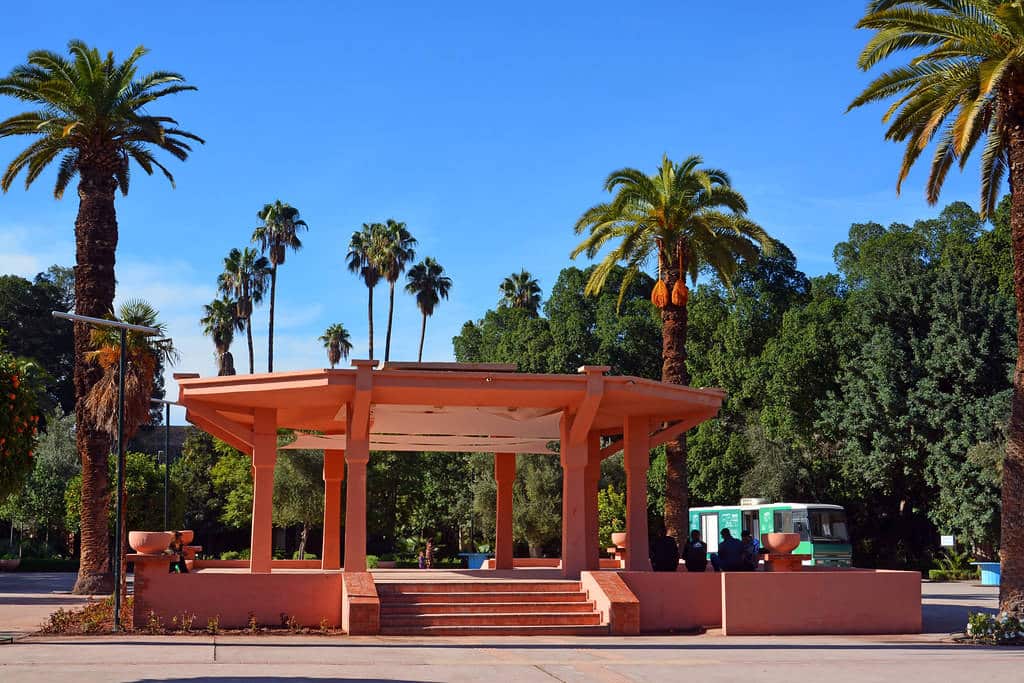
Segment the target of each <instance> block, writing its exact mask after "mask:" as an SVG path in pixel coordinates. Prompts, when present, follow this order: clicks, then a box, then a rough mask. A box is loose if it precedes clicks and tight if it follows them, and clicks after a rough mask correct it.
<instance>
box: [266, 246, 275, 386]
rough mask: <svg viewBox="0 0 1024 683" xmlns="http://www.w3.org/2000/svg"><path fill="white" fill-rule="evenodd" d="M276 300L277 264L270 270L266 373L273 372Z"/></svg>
mask: <svg viewBox="0 0 1024 683" xmlns="http://www.w3.org/2000/svg"><path fill="white" fill-rule="evenodd" d="M276 298H277V264H276V263H275V264H273V266H272V267H271V268H270V328H269V331H268V332H267V372H273V371H274V300H275V299H276Z"/></svg>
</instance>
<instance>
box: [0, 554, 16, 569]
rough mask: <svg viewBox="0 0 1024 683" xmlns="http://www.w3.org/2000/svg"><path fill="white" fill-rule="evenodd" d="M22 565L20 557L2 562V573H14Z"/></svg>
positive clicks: (0, 567) (0, 565) (0, 563)
mask: <svg viewBox="0 0 1024 683" xmlns="http://www.w3.org/2000/svg"><path fill="white" fill-rule="evenodd" d="M20 564H21V558H20V557H16V558H14V559H13V560H0V572H13V571H14V570H15V569H17V568H18V566H19V565H20Z"/></svg>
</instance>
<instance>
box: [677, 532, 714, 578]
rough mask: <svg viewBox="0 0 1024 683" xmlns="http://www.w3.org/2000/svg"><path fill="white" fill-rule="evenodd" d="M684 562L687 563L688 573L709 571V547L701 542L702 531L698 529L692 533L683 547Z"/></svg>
mask: <svg viewBox="0 0 1024 683" xmlns="http://www.w3.org/2000/svg"><path fill="white" fill-rule="evenodd" d="M716 560H717V556H716ZM683 561H684V562H685V563H686V571H688V572H702V571H704V570H705V569H707V566H708V547H707V545H705V544H704V541H702V540H701V538H700V531H698V530H697V529H694V530H693V531H691V532H690V538H689V540H687V541H686V545H685V546H683Z"/></svg>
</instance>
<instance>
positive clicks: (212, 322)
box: [199, 296, 245, 376]
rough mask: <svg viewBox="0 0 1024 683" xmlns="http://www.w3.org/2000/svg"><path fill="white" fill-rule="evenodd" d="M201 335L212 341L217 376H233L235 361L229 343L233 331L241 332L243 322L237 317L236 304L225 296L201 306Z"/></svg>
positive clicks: (232, 336)
mask: <svg viewBox="0 0 1024 683" xmlns="http://www.w3.org/2000/svg"><path fill="white" fill-rule="evenodd" d="M199 324H201V325H202V326H203V334H205V335H206V336H207V337H210V338H211V339H212V340H213V346H214V348H215V349H216V350H217V375H218V376H223V375H233V374H235V359H234V356H232V355H231V342H233V341H234V339H235V330H238V331H239V332H241V331H242V330H243V329H244V328H245V321H244V320H242V319H241V318H239V317H238V304H237V302H235V301H232V300H231V299H229V298H228V297H227V296H221V298H219V299H214V300H213V301H211V302H210V303H208V304H206V305H204V306H203V317H202V318H201V319H200V320H199Z"/></svg>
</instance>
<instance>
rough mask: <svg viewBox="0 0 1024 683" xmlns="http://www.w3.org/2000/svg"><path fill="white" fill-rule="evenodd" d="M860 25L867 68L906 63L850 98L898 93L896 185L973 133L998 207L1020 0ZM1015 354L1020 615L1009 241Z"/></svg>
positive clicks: (1021, 37)
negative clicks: (902, 57)
mask: <svg viewBox="0 0 1024 683" xmlns="http://www.w3.org/2000/svg"><path fill="white" fill-rule="evenodd" d="M857 26H858V28H864V29H869V30H873V31H875V34H874V35H873V36H872V38H871V40H869V41H868V43H867V45H866V46H865V47H864V50H863V52H862V53H861V55H860V59H859V60H858V66H859V67H860V68H861V69H863V70H865V71H867V70H870V69H871V68H873V67H874V66H876V65H877V64H879V63H880V62H882V61H883V60H885V59H886V58H888V57H891V56H893V55H895V54H897V53H899V52H902V51H905V50H910V51H911V53H912V56H911V57H910V60H911V61H910V63H909V64H908V65H906V66H899V67H896V68H894V69H891V70H890V71H887V72H885V73H883V74H881V75H880V76H878V77H877V78H875V80H873V81H872V82H871V83H870V84H869V85H868V86H867V87H866V88H865V89H864V91H863V92H862V93H861V94H860V95H859V96H858V97H857V98H856V99H855V100H854V101H853V103H852V104H851V105H850V108H851V109H852V108H855V107H859V106H861V105H864V104H867V103H870V102H879V101H885V100H894V104H892V105H891V106H890V107H889V109H888V110H887V111H886V114H885V117H884V119H883V120H884V121H885V122H886V123H888V125H889V128H888V130H887V132H886V137H887V138H889V139H892V140H895V141H898V142H906V152H905V154H904V157H903V164H902V167H901V168H900V173H899V177H898V179H897V183H896V188H897V191H899V188H900V184H901V183H902V181H903V180H904V179H905V178H906V177H907V174H908V173H909V172H910V169H911V167H912V166H913V165H914V163H915V162H916V161H917V159H918V158H919V157H920V155H921V154H922V153H923V152H924V151H925V150H926V149H927V148H928V146H929V144H930V143H932V141H933V140H935V139H936V138H937V142H936V143H935V151H934V154H933V156H932V162H931V172H930V174H929V177H928V180H927V182H926V196H927V198H928V200H929V202H931V203H935V202H937V201H938V198H939V193H940V191H941V190H942V186H943V183H944V181H945V179H946V175H947V173H948V172H949V169H950V168H951V167H952V166H953V164H954V163H957V162H959V164H960V167H961V168H963V167H964V165H965V164H966V163H967V160H968V159H969V158H970V156H971V153H972V152H973V151H974V149H975V147H976V146H977V144H978V143H979V142H981V141H982V140H984V145H983V150H982V153H981V212H982V215H987V214H989V213H991V212H993V211H994V210H995V208H996V202H997V200H998V198H999V193H1000V192H1001V191H1002V181H1003V178H1004V177H1005V175H1006V171H1007V169H1020V168H1021V167H1022V165H1024V60H1022V59H1021V57H1020V54H1021V51H1022V50H1024V4H1022V3H1020V2H1018V1H1016V0H1014V1H1012V2H1009V1H1002V2H999V1H994V0H993V1H990V0H963V1H959V2H932V1H929V0H873V1H872V2H871V3H870V4H869V5H868V9H867V12H866V13H865V15H864V17H863V18H862V19H861V20H860V22H859V23H858V24H857ZM1017 175H1018V174H1015V173H1013V172H1011V173H1010V174H1009V183H1010V195H1011V198H1012V200H1011V201H1012V204H1011V209H1010V214H1011V217H1010V227H1011V232H1012V235H1013V243H1014V244H1015V245H1020V244H1022V243H1024V183H1022V182H1020V179H1019V178H1018V177H1016V176H1017ZM1013 264H1014V275H1013V280H1014V283H1015V287H1014V289H1015V291H1016V298H1017V304H1016V306H1017V325H1018V327H1017V358H1016V369H1015V372H1014V380H1013V394H1012V408H1011V418H1010V427H1009V431H1008V435H1007V450H1006V459H1005V462H1004V466H1003V467H1004V469H1003V479H1002V502H1003V514H1002V534H1001V552H1002V556H1003V557H1002V562H1003V565H1002V583H1001V585H1000V601H999V602H1000V609H1001V610H1002V611H1004V612H1007V613H1009V614H1012V615H1015V616H1018V617H1022V616H1024V252H1022V250H1021V248H1020V247H1019V246H1018V247H1015V249H1014V258H1013Z"/></svg>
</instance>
